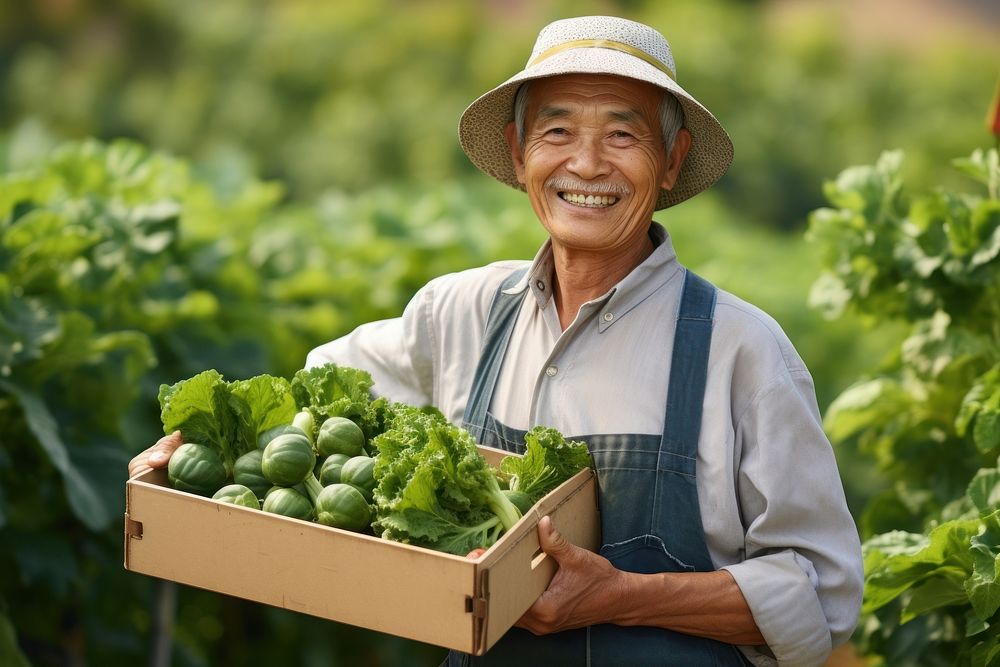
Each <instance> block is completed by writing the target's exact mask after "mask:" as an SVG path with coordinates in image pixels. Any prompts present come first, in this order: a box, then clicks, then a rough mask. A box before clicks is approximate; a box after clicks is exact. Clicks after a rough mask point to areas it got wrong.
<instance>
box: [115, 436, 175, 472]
mask: <svg viewBox="0 0 1000 667" xmlns="http://www.w3.org/2000/svg"><path fill="white" fill-rule="evenodd" d="M182 444H184V440H183V439H182V438H181V432H180V431H174V432H173V433H171V434H170V435H165V436H163V437H162V438H160V439H159V440H157V441H156V444H155V445H153V446H152V447H150V448H149V449H146V450H144V451H142V452H139V453H138V454H136V456H135V458H133V459H132V460H131V461H129V463H128V477H129V479H132V478H133V477H135V476H136V475H141V474H142V473H144V472H147V471H149V470H153V469H155V468H165V467H166V466H167V463H168V462H169V461H170V456H171V455H172V454H173V453H174V450H175V449H177V448H178V447H180V446H181V445H182Z"/></svg>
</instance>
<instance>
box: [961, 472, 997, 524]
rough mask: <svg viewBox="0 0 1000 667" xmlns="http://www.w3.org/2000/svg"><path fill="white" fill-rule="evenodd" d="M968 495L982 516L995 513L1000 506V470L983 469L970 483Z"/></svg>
mask: <svg viewBox="0 0 1000 667" xmlns="http://www.w3.org/2000/svg"><path fill="white" fill-rule="evenodd" d="M966 495H968V496H969V498H970V499H971V500H972V502H973V504H975V506H976V509H978V510H979V513H980V514H983V515H986V514H989V513H991V512H994V511H995V510H996V509H997V508H998V506H1000V470H998V469H997V468H983V469H981V470H979V472H977V473H976V476H975V477H973V478H972V481H971V482H969V487H968V489H967V490H966Z"/></svg>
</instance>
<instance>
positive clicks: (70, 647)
mask: <svg viewBox="0 0 1000 667" xmlns="http://www.w3.org/2000/svg"><path fill="white" fill-rule="evenodd" d="M230 185H231V187H230V188H229V189H228V190H227V191H226V192H225V193H222V192H221V190H219V188H218V186H217V184H215V185H213V184H210V183H208V182H206V181H205V180H203V179H201V178H200V177H199V176H197V175H196V174H195V173H194V172H193V171H192V170H191V168H190V166H189V165H188V163H187V162H185V161H183V160H179V159H176V158H172V157H170V156H167V155H163V154H159V153H151V152H150V151H148V150H147V149H145V148H143V147H141V146H139V145H137V144H135V143H131V142H124V141H122V142H115V143H112V144H103V143H100V142H96V141H85V142H80V143H72V144H67V145H64V146H62V147H60V148H59V149H58V150H56V151H54V152H53V153H52V154H51V156H50V157H49V158H47V159H46V160H45V161H43V162H41V163H38V164H37V165H35V166H33V167H31V168H30V169H25V170H22V171H17V172H11V173H7V174H3V175H2V176H0V442H2V443H3V445H2V447H0V539H2V541H3V543H4V544H7V545H11V546H10V548H9V549H3V550H0V567H2V572H3V573H4V574H3V575H0V603H2V602H3V601H7V603H8V604H9V605H11V613H10V614H9V615H7V616H6V617H5V618H9V619H11V622H12V623H14V624H15V627H16V631H17V636H18V640H19V642H20V643H21V645H22V646H27V647H30V649H29V650H28V651H27V654H28V655H29V657H31V656H34V657H37V656H40V655H45V654H50V653H51V654H55V655H57V656H58V657H57V658H56V661H57V662H59V663H68V662H74V661H80V660H83V659H84V655H85V656H86V659H87V660H88V661H93V662H95V663H101V664H114V663H116V662H118V663H121V662H127V663H134V662H137V661H140V660H141V657H142V656H143V655H144V654H145V653H146V652H147V651H148V647H147V646H144V645H143V643H142V642H140V641H139V640H138V639H137V637H138V636H141V635H142V634H144V633H146V632H148V631H149V628H150V626H149V617H148V612H147V611H146V610H147V609H149V608H151V603H150V595H152V594H153V589H152V588H151V586H150V582H148V581H146V580H144V579H142V578H139V577H134V576H131V575H128V573H125V572H124V571H123V570H122V568H121V528H120V523H119V522H120V520H121V519H120V517H121V516H122V515H123V513H124V502H123V501H124V494H123V489H124V483H125V475H126V463H127V461H128V459H129V457H130V456H131V455H132V454H134V453H135V452H137V451H138V450H139V449H141V448H144V447H147V446H148V445H149V444H151V443H152V442H153V441H155V440H156V438H157V437H158V436H159V435H160V434H161V433H162V432H163V431H162V424H161V421H160V415H159V414H158V412H159V411H158V410H157V409H156V407H157V395H158V390H159V388H160V387H161V386H164V385H165V386H167V387H170V386H172V383H177V382H179V381H180V380H181V379H183V378H192V377H193V376H194V375H196V374H198V373H199V372H201V371H202V370H203V369H205V368H215V369H218V371H217V375H219V376H220V377H222V376H225V377H231V378H256V377H257V376H261V375H263V374H265V373H267V372H271V373H273V374H274V375H275V376H280V377H290V376H292V374H293V373H294V372H295V371H297V370H300V369H301V367H302V364H303V361H304V359H305V355H306V352H307V351H308V350H309V349H310V348H311V347H314V346H315V345H318V344H319V343H322V342H325V341H327V340H329V339H330V338H332V337H334V336H336V335H339V334H342V333H346V331H347V330H349V329H350V328H351V327H353V326H355V325H356V324H358V323H360V322H363V321H369V320H372V319H378V318H380V317H386V316H389V315H394V314H397V313H398V312H400V311H401V310H402V308H403V306H404V305H405V303H406V301H407V300H408V299H409V297H410V295H411V294H412V293H413V291H414V290H415V289H416V286H418V285H422V284H423V283H424V282H426V281H427V280H429V279H430V277H432V276H433V275H436V274H438V273H443V272H446V271H448V270H453V269H456V268H466V267H467V266H469V265H470V264H478V263H483V262H484V261H487V258H490V259H492V258H493V257H496V256H498V255H496V254H494V253H503V254H504V255H506V256H515V257H516V256H526V255H530V253H531V252H533V250H534V247H535V246H536V245H537V243H538V233H537V231H536V230H535V225H536V223H531V221H530V218H528V217H527V215H525V216H517V215H511V214H509V213H500V214H498V215H497V216H496V218H495V221H496V225H492V226H491V225H487V224H486V222H485V221H486V220H487V218H486V217H485V215H486V213H485V212H480V213H477V214H473V213H470V214H469V215H464V214H461V215H459V214H458V213H456V212H455V211H461V210H462V209H463V208H470V209H471V206H470V205H469V202H471V201H472V200H473V199H474V198H477V194H476V193H475V192H474V191H472V190H470V189H463V188H458V187H442V188H440V189H438V190H435V191H433V192H429V193H406V192H402V191H399V192H395V193H392V194H389V193H388V192H373V193H369V194H367V195H364V196H359V197H356V198H348V197H346V196H340V195H333V194H331V195H329V196H327V197H325V198H324V199H323V200H322V201H321V202H320V203H319V204H318V205H317V206H316V207H298V206H296V207H292V206H285V205H282V204H280V203H279V200H280V199H281V188H280V187H277V186H275V185H274V184H266V183H260V182H257V181H240V182H237V183H231V184H230ZM485 199H486V200H487V201H488V200H489V195H487V197H486V198H485ZM529 224H530V225H531V226H529ZM262 323H270V324H268V325H267V326H264V325H262ZM206 377H207V376H206ZM208 379H211V378H208ZM208 384H213V383H212V382H209V383H208ZM264 384H267V383H264ZM286 384H287V383H286ZM215 385H216V387H215V389H212V390H211V392H212V396H211V397H208V398H207V400H209V401H216V399H219V400H223V402H224V406H223V405H222V404H219V403H215V404H213V405H214V406H215V407H213V409H212V410H213V414H214V415H215V417H217V416H218V415H219V414H225V415H227V417H226V418H225V419H223V420H222V421H221V422H219V421H216V420H215V417H213V418H212V419H211V420H209V421H210V422H212V424H214V425H207V424H208V422H205V420H204V419H203V420H202V424H203V426H205V428H202V429H201V430H199V429H198V428H197V425H196V424H195V422H197V419H196V418H195V417H196V416H195V414H194V413H193V412H191V411H189V410H188V408H190V407H191V406H190V405H188V406H187V407H185V408H183V409H182V406H181V404H180V403H173V401H172V399H171V400H170V403H171V405H170V406H167V408H168V409H167V417H168V418H167V420H166V421H167V422H168V424H167V425H168V428H169V429H172V428H173V427H177V426H179V427H180V428H181V429H182V431H184V432H185V433H186V434H187V433H189V432H190V433H197V434H199V435H198V437H203V436H204V437H205V439H206V442H210V443H215V444H216V445H217V446H218V447H219V449H220V451H221V452H223V453H224V454H225V452H227V451H228V452H229V455H228V457H227V460H229V459H235V457H236V456H238V454H239V453H240V452H242V451H247V450H249V449H253V448H254V447H256V438H257V435H258V434H259V432H260V431H261V430H263V429H266V428H269V426H271V425H272V424H270V422H266V423H265V422H262V421H261V415H262V414H263V412H262V411H261V410H260V409H258V408H260V407H261V406H262V405H265V404H267V405H268V406H271V404H272V403H274V402H277V403H278V404H282V402H283V403H284V405H285V406H286V408H287V407H289V406H290V407H292V408H294V403H290V402H289V401H290V400H291V398H290V397H291V393H290V389H286V390H285V392H282V391H277V393H276V392H275V387H274V386H272V385H269V384H268V385H267V386H264V385H262V384H261V382H260V380H249V381H244V380H232V381H229V382H226V383H224V385H225V391H224V392H222V393H220V394H219V395H218V396H217V395H216V393H217V392H216V390H217V389H218V388H219V386H221V385H219V384H218V382H216V383H215ZM206 391H208V389H206ZM169 394H170V392H169V391H167V394H165V395H164V398H165V399H167V398H168V395H169ZM271 407H273V406H271ZM216 408H218V409H216ZM382 408H383V409H384V406H382ZM220 410H221V412H220ZM267 412H268V413H269V414H270V413H271V411H270V410H268V411H267ZM383 419H384V413H383V412H379V411H378V410H372V414H371V420H372V423H373V424H375V425H376V426H378V425H379V424H381V420H383ZM191 420H194V421H191ZM219 424H222V426H221V427H220V426H219ZM220 429H221V430H220ZM25 471H29V472H28V474H26V472H25ZM199 595H201V596H202V597H204V594H201V593H197V592H191V593H185V594H184V596H185V597H194V598H197V597H198V596H199ZM102 596H103V597H102ZM112 598H113V599H115V600H116V601H117V604H115V605H110V604H106V600H109V599H112ZM194 606H195V607H198V605H194ZM201 606H203V607H205V608H206V609H207V608H209V607H210V606H211V605H207V604H205V603H203V604H202V605H201ZM179 613H181V621H180V622H182V623H191V624H192V625H191V626H190V627H187V628H183V629H181V630H179V631H178V642H179V643H180V646H181V647H182V648H183V647H187V648H186V649H184V650H189V653H188V654H187V655H188V657H187V658H179V660H180V661H181V662H180V663H179V664H193V663H194V662H198V660H199V659H198V658H196V657H194V656H196V655H197V654H199V653H206V652H207V653H211V652H212V651H213V650H214V651H215V652H217V653H218V654H219V655H220V656H221V655H222V653H223V649H222V648H216V649H210V648H209V647H207V646H206V645H205V644H204V642H206V641H208V639H206V637H207V635H205V634H204V633H202V632H201V631H200V630H199V628H202V627H203V625H204V622H205V621H204V619H205V616H204V615H203V614H201V613H195V612H190V613H188V616H190V615H191V614H192V613H194V614H195V616H196V617H197V618H198V619H200V620H192V619H189V618H188V617H187V616H185V615H184V612H179ZM206 613H207V612H206ZM233 614H235V615H234V616H232V618H230V620H229V621H227V625H228V626H232V625H240V624H242V623H243V622H244V620H242V619H251V618H257V619H258V621H256V622H264V621H262V620H259V619H260V618H262V616H263V612H261V611H258V610H255V609H253V607H252V606H251V605H247V606H245V607H242V608H240V611H238V612H233ZM57 618H65V619H67V620H66V623H67V624H68V625H67V626H66V627H63V626H60V625H58V624H56V623H53V620H52V619H57ZM247 622H249V621H247ZM125 628H128V629H129V630H128V631H130V632H132V633H133V635H132V636H130V637H124V638H123V633H125V632H128V631H126V630H123V629H125ZM0 629H2V628H0ZM230 629H231V628H230ZM136 633H137V634H136ZM287 633H288V638H287V639H286V640H284V641H285V642H286V643H285V644H284V645H285V646H287V645H294V646H298V645H299V644H300V643H301V641H300V640H301V638H299V637H295V636H293V635H294V634H295V632H294V631H292V630H288V631H287ZM75 636H86V637H90V638H93V639H92V640H91V641H90V642H89V643H86V644H82V645H81V644H80V643H78V642H73V641H71V638H72V637H75ZM68 638H69V639H68ZM276 641H278V640H276ZM348 643H350V642H348ZM411 646H412V644H411ZM0 648H3V650H5V651H6V648H5V647H0ZM12 650H13V648H12V649H11V651H12ZM178 650H179V651H180V652H181V654H183V650H182V649H181V648H179V649H178ZM324 650H325V649H321V650H320V654H324V653H323V651H324ZM414 650H417V651H419V650H420V649H414ZM7 653H10V651H7ZM261 654H262V655H263V654H264V652H263V651H262V652H261ZM362 654H364V652H362ZM280 655H281V654H280V653H279V654H277V656H280ZM219 659H220V660H221V659H222V658H221V657H220V658H219ZM276 659H277V657H276ZM207 661H208V662H216V660H215V659H207Z"/></svg>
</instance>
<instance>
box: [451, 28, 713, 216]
mask: <svg viewBox="0 0 1000 667" xmlns="http://www.w3.org/2000/svg"><path fill="white" fill-rule="evenodd" d="M571 73H587V74H612V75H617V76H624V77H628V78H631V79H638V80H639V81H647V82H649V83H651V84H653V85H655V86H659V87H660V88H662V89H664V90H666V91H668V92H670V93H671V94H673V95H674V97H676V98H677V100H678V101H679V102H680V104H681V107H682V108H683V109H684V127H686V128H687V129H688V131H689V132H690V133H691V139H692V141H691V149H690V150H689V151H688V155H687V158H686V159H685V161H684V166H683V167H682V169H681V173H680V176H679V178H678V179H677V182H676V183H675V184H674V187H673V189H672V190H660V197H659V199H658V200H657V202H656V208H657V209H662V208H667V207H668V206H673V205H674V204H677V203H680V202H682V201H684V200H685V199H687V198H689V197H692V196H694V195H696V194H698V193H699V192H701V191H702V190H704V189H705V188H707V187H708V186H710V185H711V184H712V183H714V182H715V181H716V180H718V179H719V177H720V176H722V174H724V173H725V171H726V169H728V168H729V165H730V163H732V161H733V143H732V141H730V139H729V135H728V134H726V131H725V130H724V129H722V126H721V125H720V124H719V121H717V120H716V119H715V116H713V115H712V114H711V113H710V112H709V111H708V109H706V108H705V107H703V106H702V105H701V103H700V102H698V100H696V99H695V98H694V97H692V96H691V95H690V94H689V93H688V92H687V91H685V90H684V89H683V88H681V87H680V85H679V84H678V83H677V81H676V78H677V75H676V70H675V68H674V58H673V55H671V53H670V45H669V44H667V40H666V39H665V38H664V37H663V35H661V34H660V33H659V32H657V31H656V30H654V29H652V28H650V27H649V26H646V25H643V24H641V23H636V22H635V21H628V20H626V19H621V18H616V17H613V16H584V17H580V18H572V19H563V20H561V21H556V22H554V23H550V24H549V25H547V26H545V27H544V28H542V31H541V32H540V33H539V34H538V39H537V41H536V42H535V48H534V49H533V50H532V52H531V57H530V58H529V59H528V64H527V65H525V67H524V69H523V70H522V71H520V72H518V73H517V74H515V75H514V76H512V77H511V78H509V79H507V80H506V81H505V82H503V83H502V84H500V85H499V86H497V87H496V88H494V89H493V90H491V91H489V92H488V93H486V94H485V95H483V96H482V97H480V98H479V99H477V100H476V101H475V102H473V103H472V104H470V105H469V107H468V108H467V109H466V110H465V113H463V114H462V119H461V121H460V122H459V126H458V134H459V139H460V141H461V142H462V148H463V150H465V154H466V155H468V156H469V159H470V160H472V163H473V164H475V165H476V166H477V167H478V168H479V169H481V170H482V171H484V172H486V173H487V174H489V175H490V176H492V177H493V178H496V179H497V180H499V181H500V182H502V183H506V184H507V185H509V186H511V187H514V188H518V189H521V190H523V189H524V186H523V185H521V184H520V183H518V181H517V176H516V174H515V173H514V165H513V164H512V163H511V158H510V149H509V148H508V146H507V142H506V140H505V138H504V128H505V127H506V126H507V124H508V123H509V122H511V121H512V120H513V118H514V96H515V95H516V94H517V89H518V88H519V87H520V86H521V84H522V83H524V82H525V81H530V80H531V79H540V78H542V77H547V76H557V75H559V74H571Z"/></svg>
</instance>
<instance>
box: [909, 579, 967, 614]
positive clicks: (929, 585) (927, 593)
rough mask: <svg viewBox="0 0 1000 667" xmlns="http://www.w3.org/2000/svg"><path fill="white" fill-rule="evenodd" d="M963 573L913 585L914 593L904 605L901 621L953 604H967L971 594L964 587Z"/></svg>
mask: <svg viewBox="0 0 1000 667" xmlns="http://www.w3.org/2000/svg"><path fill="white" fill-rule="evenodd" d="M963 583H964V579H963V577H962V576H961V574H957V575H954V576H941V577H935V578H933V579H928V580H927V581H925V582H924V583H922V584H919V585H916V586H914V587H913V593H912V595H911V596H910V599H909V600H907V602H906V605H905V606H904V607H903V611H902V615H901V616H900V623H907V622H909V621H912V620H913V619H914V618H916V617H917V616H920V615H921V614H926V613H927V612H929V611H933V610H935V609H938V608H939V607H948V606H951V605H959V604H967V603H968V601H969V596H968V595H967V594H966V592H965V588H964V587H963Z"/></svg>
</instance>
